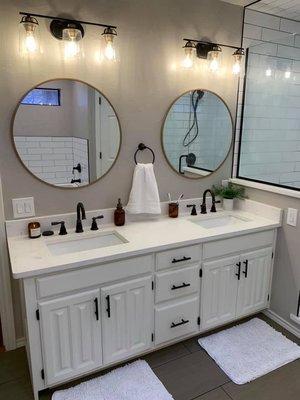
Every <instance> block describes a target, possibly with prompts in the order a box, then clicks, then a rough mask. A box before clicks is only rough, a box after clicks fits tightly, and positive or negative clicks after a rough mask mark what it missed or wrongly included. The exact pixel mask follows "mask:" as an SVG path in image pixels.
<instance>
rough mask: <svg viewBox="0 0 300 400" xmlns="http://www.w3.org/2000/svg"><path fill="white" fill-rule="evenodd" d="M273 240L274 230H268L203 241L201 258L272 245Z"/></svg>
mask: <svg viewBox="0 0 300 400" xmlns="http://www.w3.org/2000/svg"><path fill="white" fill-rule="evenodd" d="M273 240H274V230H270V231H264V232H258V233H250V234H247V235H241V236H237V237H233V238H229V239H223V240H217V241H215V242H209V243H204V245H203V259H208V258H215V257H220V256H223V255H225V254H230V253H235V252H242V251H245V250H250V249H255V248H258V247H264V246H268V245H272V243H273Z"/></svg>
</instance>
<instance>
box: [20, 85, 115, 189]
mask: <svg viewBox="0 0 300 400" xmlns="http://www.w3.org/2000/svg"><path fill="white" fill-rule="evenodd" d="M13 143H14V145H15V149H16V151H17V154H18V156H19V158H20V160H21V161H22V163H23V164H24V166H25V167H26V168H27V169H28V170H29V171H30V172H31V173H32V174H33V175H34V176H36V177H37V178H39V179H40V180H42V181H44V182H46V183H48V184H51V185H54V186H59V187H69V188H76V187H80V186H86V185H89V184H91V183H93V182H95V181H96V180H97V179H99V178H101V177H102V176H104V175H105V174H106V173H107V172H108V171H109V170H110V169H111V168H112V166H113V165H114V163H115V161H116V158H117V156H118V153H119V150H120V144H121V129H120V124H119V120H118V117H117V115H116V113H115V111H114V109H113V107H112V105H111V104H110V102H109V101H108V99H107V98H106V97H105V96H104V95H103V94H102V93H100V92H99V91H98V90H97V89H95V88H94V87H92V86H90V85H88V84H86V83H84V82H80V81H76V80H71V79H60V80H53V81H48V82H45V83H42V84H41V85H39V86H36V87H35V88H34V89H32V90H30V91H29V92H28V93H26V95H25V96H24V97H23V98H22V100H21V101H20V103H19V104H18V107H17V109H16V112H15V117H14V121H13Z"/></svg>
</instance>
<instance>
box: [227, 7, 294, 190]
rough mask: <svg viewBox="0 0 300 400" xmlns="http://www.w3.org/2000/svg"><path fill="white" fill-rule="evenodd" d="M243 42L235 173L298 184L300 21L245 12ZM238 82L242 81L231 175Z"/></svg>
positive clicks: (253, 177)
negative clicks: (245, 54) (246, 56)
mask: <svg viewBox="0 0 300 400" xmlns="http://www.w3.org/2000/svg"><path fill="white" fill-rule="evenodd" d="M291 33H293V34H291ZM243 42H244V43H243V45H244V47H249V48H250V50H249V59H248V70H247V82H246V93H245V99H244V101H245V106H244V116H243V140H242V145H241V162H240V170H239V176H240V177H246V178H251V179H255V180H259V181H265V182H270V183H275V184H280V185H284V186H289V187H298V188H299V187H300V174H299V162H300V22H296V21H290V20H286V19H284V18H279V17H276V16H273V15H268V14H263V13H260V12H256V11H253V10H247V11H246V15H245V25H244V39H243ZM267 71H268V72H267ZM267 75H270V76H267ZM243 86H244V85H243V79H241V82H240V91H239V98H238V115H237V124H236V144H235V149H234V167H233V176H236V174H237V163H238V149H239V142H240V124H241V110H242V102H243Z"/></svg>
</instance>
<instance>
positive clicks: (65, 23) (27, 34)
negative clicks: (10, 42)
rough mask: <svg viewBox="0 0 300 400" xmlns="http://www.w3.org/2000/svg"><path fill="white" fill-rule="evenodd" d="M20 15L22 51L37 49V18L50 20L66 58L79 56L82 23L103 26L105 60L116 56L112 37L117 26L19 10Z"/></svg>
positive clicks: (80, 53) (80, 51)
mask: <svg viewBox="0 0 300 400" xmlns="http://www.w3.org/2000/svg"><path fill="white" fill-rule="evenodd" d="M19 14H20V15H22V19H21V24H22V25H23V27H24V28H23V32H22V34H23V36H24V37H23V36H22V52H24V51H25V52H27V53H34V52H36V51H38V50H39V42H38V39H37V34H38V27H39V23H38V20H37V18H44V19H49V20H51V23H50V32H51V33H52V35H53V36H54V37H55V38H56V39H58V40H62V41H63V44H64V54H65V57H66V58H74V57H79V56H81V55H82V54H83V53H82V49H81V47H82V39H83V37H84V34H85V31H84V28H83V26H82V25H92V26H98V27H102V28H105V29H104V32H103V37H104V40H105V43H106V47H105V50H104V55H105V57H106V59H107V60H109V61H113V60H115V58H116V51H115V48H114V43H113V41H114V38H115V36H117V27H116V26H113V25H107V24H100V23H95V22H89V21H78V20H74V19H68V18H61V17H52V16H49V15H43V14H33V13H25V12H20V13H19Z"/></svg>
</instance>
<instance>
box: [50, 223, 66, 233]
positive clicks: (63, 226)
mask: <svg viewBox="0 0 300 400" xmlns="http://www.w3.org/2000/svg"><path fill="white" fill-rule="evenodd" d="M51 225H52V226H54V225H60V229H59V235H67V234H68V232H67V229H66V225H65V221H57V222H51Z"/></svg>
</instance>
